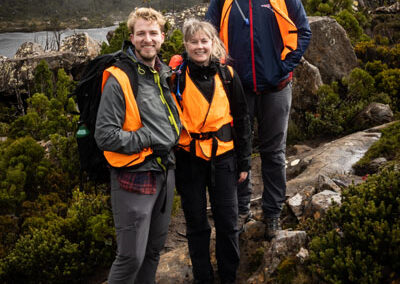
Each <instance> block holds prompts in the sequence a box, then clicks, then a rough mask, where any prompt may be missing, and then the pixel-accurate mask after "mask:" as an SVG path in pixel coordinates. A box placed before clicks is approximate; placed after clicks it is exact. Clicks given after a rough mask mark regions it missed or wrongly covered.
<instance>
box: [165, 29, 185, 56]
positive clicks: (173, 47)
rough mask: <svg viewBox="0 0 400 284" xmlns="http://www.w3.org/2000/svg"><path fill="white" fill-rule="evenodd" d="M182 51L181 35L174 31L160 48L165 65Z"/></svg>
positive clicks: (179, 32) (178, 31)
mask: <svg viewBox="0 0 400 284" xmlns="http://www.w3.org/2000/svg"><path fill="white" fill-rule="evenodd" d="M184 50H185V48H184V46H183V34H182V32H181V31H180V30H174V31H173V32H172V34H171V35H170V36H168V37H167V38H166V39H165V42H164V44H163V45H162V46H161V53H162V56H163V60H164V62H166V63H167V64H168V62H169V60H170V59H171V57H172V56H173V55H175V54H181V53H182V52H183V51H184Z"/></svg>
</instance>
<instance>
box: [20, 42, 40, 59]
mask: <svg viewBox="0 0 400 284" xmlns="http://www.w3.org/2000/svg"><path fill="white" fill-rule="evenodd" d="M43 54H44V49H43V47H42V46H41V45H40V44H38V43H36V42H30V41H28V42H25V43H23V44H22V45H21V46H20V47H19V48H18V50H17V52H16V53H15V55H14V58H24V57H33V56H40V55H43Z"/></svg>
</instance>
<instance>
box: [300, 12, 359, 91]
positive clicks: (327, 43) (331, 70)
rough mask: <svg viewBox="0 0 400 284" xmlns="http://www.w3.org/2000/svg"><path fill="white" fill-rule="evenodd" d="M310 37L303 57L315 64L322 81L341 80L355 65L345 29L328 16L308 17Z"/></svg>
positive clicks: (355, 61)
mask: <svg viewBox="0 0 400 284" xmlns="http://www.w3.org/2000/svg"><path fill="white" fill-rule="evenodd" d="M308 19H309V22H310V27H311V31H312V38H311V41H310V45H309V46H308V48H307V50H306V52H305V54H304V58H305V59H306V60H307V61H308V62H310V63H311V64H312V65H314V66H316V67H317V68H318V69H319V72H320V73H321V78H322V81H323V82H324V83H330V82H332V81H334V80H341V79H342V77H344V76H346V75H348V73H349V72H350V71H351V70H352V69H353V68H354V67H356V66H357V57H356V55H355V53H354V50H353V47H352V46H351V43H350V40H349V38H348V36H347V34H346V31H345V30H344V29H343V27H342V26H340V25H339V24H338V23H337V22H336V20H334V19H332V18H329V17H308Z"/></svg>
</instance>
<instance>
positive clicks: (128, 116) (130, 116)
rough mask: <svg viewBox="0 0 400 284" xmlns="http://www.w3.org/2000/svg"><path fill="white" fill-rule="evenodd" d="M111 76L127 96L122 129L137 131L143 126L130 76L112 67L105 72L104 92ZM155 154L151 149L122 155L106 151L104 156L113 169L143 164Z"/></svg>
mask: <svg viewBox="0 0 400 284" xmlns="http://www.w3.org/2000/svg"><path fill="white" fill-rule="evenodd" d="M110 75H113V76H114V77H115V78H116V79H117V81H118V83H119V85H120V86H121V89H122V92H123V93H124V96H125V105H126V108H125V121H124V124H123V125H122V129H123V130H125V131H136V130H138V129H139V128H141V127H142V126H143V124H142V121H141V119H140V115H139V109H138V106H137V104H136V100H135V96H134V94H133V91H132V87H131V83H130V81H129V78H128V76H127V75H126V74H125V72H124V71H122V70H121V69H119V68H117V67H115V66H112V67H110V68H107V69H106V70H105V71H104V72H103V82H102V90H103V88H104V85H105V84H106V82H107V80H108V78H109V77H110ZM152 153H153V150H152V149H151V148H145V149H143V150H142V152H140V153H136V154H131V155H127V154H121V153H116V152H111V151H104V156H105V157H106V160H107V161H108V163H109V164H110V165H111V166H113V167H117V168H120V167H130V166H133V165H137V164H140V163H142V162H143V161H144V160H145V158H146V157H147V156H149V155H150V154H152Z"/></svg>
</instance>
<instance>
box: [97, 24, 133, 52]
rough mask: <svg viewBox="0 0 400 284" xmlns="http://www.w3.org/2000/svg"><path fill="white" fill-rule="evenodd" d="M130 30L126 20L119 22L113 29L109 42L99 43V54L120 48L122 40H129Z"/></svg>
mask: <svg viewBox="0 0 400 284" xmlns="http://www.w3.org/2000/svg"><path fill="white" fill-rule="evenodd" d="M129 34H130V31H129V29H128V26H127V25H126V22H122V23H120V24H119V27H118V28H117V29H116V30H115V31H114V35H113V37H112V38H111V40H110V44H109V45H108V44H107V43H105V42H103V43H102V45H101V51H100V53H101V54H108V53H113V52H116V51H118V50H121V48H122V43H123V42H124V40H129Z"/></svg>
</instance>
